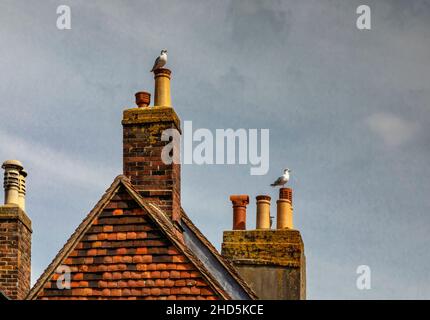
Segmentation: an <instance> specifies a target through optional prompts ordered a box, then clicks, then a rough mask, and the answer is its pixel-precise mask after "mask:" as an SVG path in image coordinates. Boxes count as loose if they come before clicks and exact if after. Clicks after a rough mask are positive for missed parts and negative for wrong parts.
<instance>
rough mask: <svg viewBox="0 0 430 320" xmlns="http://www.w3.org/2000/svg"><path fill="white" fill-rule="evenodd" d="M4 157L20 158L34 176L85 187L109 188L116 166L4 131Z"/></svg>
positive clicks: (0, 145) (0, 143) (0, 136)
mask: <svg viewBox="0 0 430 320" xmlns="http://www.w3.org/2000/svg"><path fill="white" fill-rule="evenodd" d="M0 157H1V158H0V160H7V159H18V160H20V161H22V162H23V164H24V166H25V168H26V169H27V171H28V172H29V174H31V175H32V176H33V177H35V178H37V179H43V180H44V181H49V180H51V181H54V182H55V183H56V184H57V185H61V184H73V185H79V186H81V187H85V188H94V187H96V188H105V187H106V185H107V183H108V182H109V181H110V180H112V177H113V176H114V175H115V171H116V170H115V169H114V168H110V167H106V166H104V165H103V164H100V163H93V162H90V161H87V160H86V159H80V158H78V157H77V156H76V155H72V154H66V153H64V152H59V151H57V150H55V149H53V148H52V147H49V146H46V145H43V144H40V143H38V142H35V141H30V140H25V139H23V138H21V137H18V136H15V135H13V134H9V133H7V132H4V131H1V130H0Z"/></svg>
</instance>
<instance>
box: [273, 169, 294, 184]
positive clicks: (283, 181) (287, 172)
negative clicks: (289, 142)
mask: <svg viewBox="0 0 430 320" xmlns="http://www.w3.org/2000/svg"><path fill="white" fill-rule="evenodd" d="M290 172H291V170H290V169H288V168H287V169H285V170H284V174H283V175H282V176H280V177H279V178H278V179H276V181H275V182H273V183H272V184H271V186H272V187H276V186H284V184H286V183H287V182H288V180H290Z"/></svg>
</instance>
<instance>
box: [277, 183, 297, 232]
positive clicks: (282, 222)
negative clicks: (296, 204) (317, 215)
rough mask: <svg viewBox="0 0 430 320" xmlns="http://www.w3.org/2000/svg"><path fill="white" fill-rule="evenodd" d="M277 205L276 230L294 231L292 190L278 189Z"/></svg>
mask: <svg viewBox="0 0 430 320" xmlns="http://www.w3.org/2000/svg"><path fill="white" fill-rule="evenodd" d="M276 204H277V217H276V228H277V229H294V225H293V190H292V189H291V188H281V189H279V200H278V201H276Z"/></svg>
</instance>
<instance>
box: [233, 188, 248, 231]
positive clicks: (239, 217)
mask: <svg viewBox="0 0 430 320" xmlns="http://www.w3.org/2000/svg"><path fill="white" fill-rule="evenodd" d="M230 201H231V202H232V204H233V230H246V206H247V205H248V204H249V196H247V195H244V194H240V195H232V196H230Z"/></svg>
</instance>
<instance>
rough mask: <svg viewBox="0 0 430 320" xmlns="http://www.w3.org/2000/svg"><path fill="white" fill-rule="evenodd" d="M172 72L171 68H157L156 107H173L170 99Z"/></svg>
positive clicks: (155, 75) (155, 73)
mask: <svg viewBox="0 0 430 320" xmlns="http://www.w3.org/2000/svg"><path fill="white" fill-rule="evenodd" d="M171 74H172V72H171V71H170V70H169V69H164V68H160V69H155V70H154V79H155V90H154V106H156V107H171V106H172V101H171V100H170V77H171Z"/></svg>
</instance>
